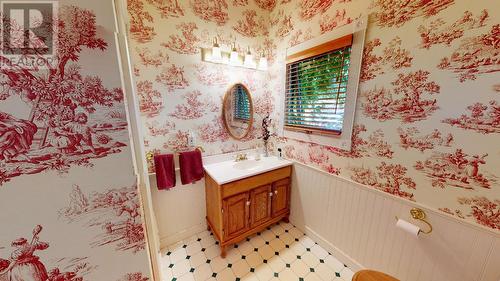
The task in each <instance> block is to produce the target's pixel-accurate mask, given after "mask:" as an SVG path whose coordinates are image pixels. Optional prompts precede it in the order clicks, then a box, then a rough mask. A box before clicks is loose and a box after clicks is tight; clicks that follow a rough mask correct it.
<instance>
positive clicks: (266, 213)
mask: <svg viewBox="0 0 500 281" xmlns="http://www.w3.org/2000/svg"><path fill="white" fill-rule="evenodd" d="M271 198H272V186H271V185H265V186H261V187H257V188H256V189H254V190H252V191H250V201H251V204H250V227H251V228H253V227H256V226H258V225H260V224H263V223H265V222H267V221H268V220H269V219H271V201H272V199H271Z"/></svg>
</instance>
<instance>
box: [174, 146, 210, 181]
mask: <svg viewBox="0 0 500 281" xmlns="http://www.w3.org/2000/svg"><path fill="white" fill-rule="evenodd" d="M179 164H180V166H181V181H182V184H189V183H195V182H196V181H199V180H201V179H202V178H203V177H204V176H205V172H204V171H203V162H202V160H201V151H199V150H195V151H190V152H182V153H181V154H180V155H179Z"/></svg>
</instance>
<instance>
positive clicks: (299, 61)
mask: <svg viewBox="0 0 500 281" xmlns="http://www.w3.org/2000/svg"><path fill="white" fill-rule="evenodd" d="M351 45H352V35H347V36H344V37H342V38H339V39H336V40H333V41H330V42H327V43H324V44H322V45H319V46H316V47H314V48H311V49H308V50H305V51H302V52H299V53H297V54H295V55H293V56H289V57H287V66H286V88H285V91H286V92H285V120H284V121H285V124H284V125H285V129H287V130H294V131H300V132H306V133H311V134H327V135H329V134H333V135H340V134H341V133H342V128H343V124H344V113H345V105H346V95H347V83H348V80H349V67H350V59H351Z"/></svg>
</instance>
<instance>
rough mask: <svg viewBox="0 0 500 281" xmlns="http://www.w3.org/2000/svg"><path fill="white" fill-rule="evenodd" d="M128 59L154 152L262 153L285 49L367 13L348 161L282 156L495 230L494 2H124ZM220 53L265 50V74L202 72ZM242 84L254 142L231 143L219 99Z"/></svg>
mask: <svg viewBox="0 0 500 281" xmlns="http://www.w3.org/2000/svg"><path fill="white" fill-rule="evenodd" d="M128 4H129V14H130V20H131V24H130V32H131V37H132V46H133V48H132V53H133V57H134V62H135V75H136V80H137V88H138V91H139V98H140V101H141V112H142V115H143V123H144V127H145V131H146V139H145V144H146V146H147V148H148V150H149V151H153V152H155V153H163V152H171V151H177V150H183V149H186V148H187V146H188V144H187V140H188V138H189V135H190V134H193V135H194V136H195V140H196V143H197V144H198V145H202V146H204V148H205V149H206V150H207V154H218V153H224V152H230V151H236V150H241V149H246V148H252V147H256V146H257V145H259V143H260V142H259V141H258V140H256V139H255V137H256V136H257V135H258V134H259V126H260V120H261V118H262V116H264V115H265V114H266V113H267V112H271V113H272V116H273V117H274V118H279V116H280V115H281V112H277V111H276V108H280V106H277V104H276V102H278V101H280V100H281V99H280V98H279V97H280V95H283V94H284V93H283V83H284V81H283V77H280V73H284V59H285V51H286V49H287V48H288V47H290V46H294V45H296V44H298V43H301V42H304V41H306V40H308V39H311V38H313V37H315V36H318V35H321V34H323V33H326V32H329V31H331V30H334V29H335V28H337V27H340V26H342V25H345V24H349V23H351V22H352V21H353V20H354V19H356V18H358V17H359V16H360V15H361V14H363V13H370V14H371V15H370V22H369V25H368V30H367V38H366V44H365V48H364V61H363V68H362V71H361V79H362V81H361V84H360V90H359V99H358V101H359V102H358V105H357V113H356V120H355V133H354V136H353V149H352V151H342V150H339V149H336V148H333V147H327V146H320V145H316V144H313V143H302V142H298V141H296V140H292V139H278V140H277V141H276V142H275V145H276V146H278V147H282V148H283V151H284V153H285V156H286V157H288V158H292V159H295V160H297V161H299V162H302V163H304V164H307V165H310V166H313V167H316V168H319V169H321V170H324V171H326V172H329V173H332V174H336V175H340V176H341V177H345V178H349V179H352V180H354V181H357V182H359V183H362V184H365V185H367V186H369V187H372V188H375V189H379V190H382V191H385V192H388V193H390V194H393V195H395V196H399V197H402V198H405V199H408V200H412V201H415V202H418V203H421V204H424V205H426V206H428V207H431V208H434V209H439V210H441V211H443V212H446V213H448V214H450V215H452V216H455V217H456V218H457V219H463V220H466V221H468V222H471V223H477V224H480V225H482V226H485V227H488V228H491V229H495V230H499V229H500V183H499V181H500V179H499V177H500V174H499V171H498V167H500V157H498V155H499V153H500V150H499V148H500V147H499V146H498V143H499V141H500V138H499V134H500V105H499V103H500V98H499V97H500V82H499V81H500V80H499V73H500V20H499V19H500V14H499V10H498V8H497V7H496V6H497V5H496V3H494V1H481V2H477V1H458V0H429V1H401V0H372V1H368V0H267V1H266V0H218V1H210V0H191V1H180V0H168V1H156V0H128ZM215 36H218V37H219V41H220V42H222V44H223V47H225V48H226V49H228V48H229V44H231V43H232V42H234V41H236V42H237V44H238V47H239V49H240V50H244V49H245V48H246V47H247V46H250V47H251V49H252V51H253V53H254V54H258V53H259V52H262V51H265V54H266V56H268V60H269V63H270V69H269V71H267V72H258V71H253V70H242V69H238V68H233V67H229V66H219V65H215V64H209V63H204V62H202V61H201V54H200V47H209V46H211V43H212V40H213V38H214V37H215ZM235 82H243V83H245V84H247V85H248V86H249V88H250V90H251V92H252V97H253V99H254V103H255V105H256V113H257V120H256V122H255V129H256V130H254V133H253V134H251V136H250V137H249V138H247V139H245V140H244V141H242V142H239V141H234V140H231V139H230V138H229V136H228V135H227V134H226V133H225V131H224V129H223V126H222V123H221V109H220V105H221V99H222V97H223V95H224V93H225V91H226V89H228V88H229V86H230V85H231V84H232V83H235Z"/></svg>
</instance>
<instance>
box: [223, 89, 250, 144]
mask: <svg viewBox="0 0 500 281" xmlns="http://www.w3.org/2000/svg"><path fill="white" fill-rule="evenodd" d="M237 85H241V86H242V87H243V89H244V90H245V91H246V92H247V93H248V100H249V101H250V123H249V124H248V129H247V130H246V132H245V134H244V135H243V136H235V135H234V134H233V133H232V132H231V129H230V128H229V124H228V123H227V120H226V101H227V99H228V98H229V95H230V94H232V89H233V88H234V87H236V86H237ZM253 118H254V112H253V99H252V94H251V92H250V91H249V90H248V88H247V86H245V84H243V83H234V84H233V85H231V87H229V89H228V90H227V91H226V94H225V95H224V99H223V101H222V122H223V123H224V127H225V128H226V131H227V133H228V134H229V135H230V136H231V137H232V138H233V139H236V140H242V139H244V138H245V137H247V136H248V134H250V132H251V131H252V129H253Z"/></svg>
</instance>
